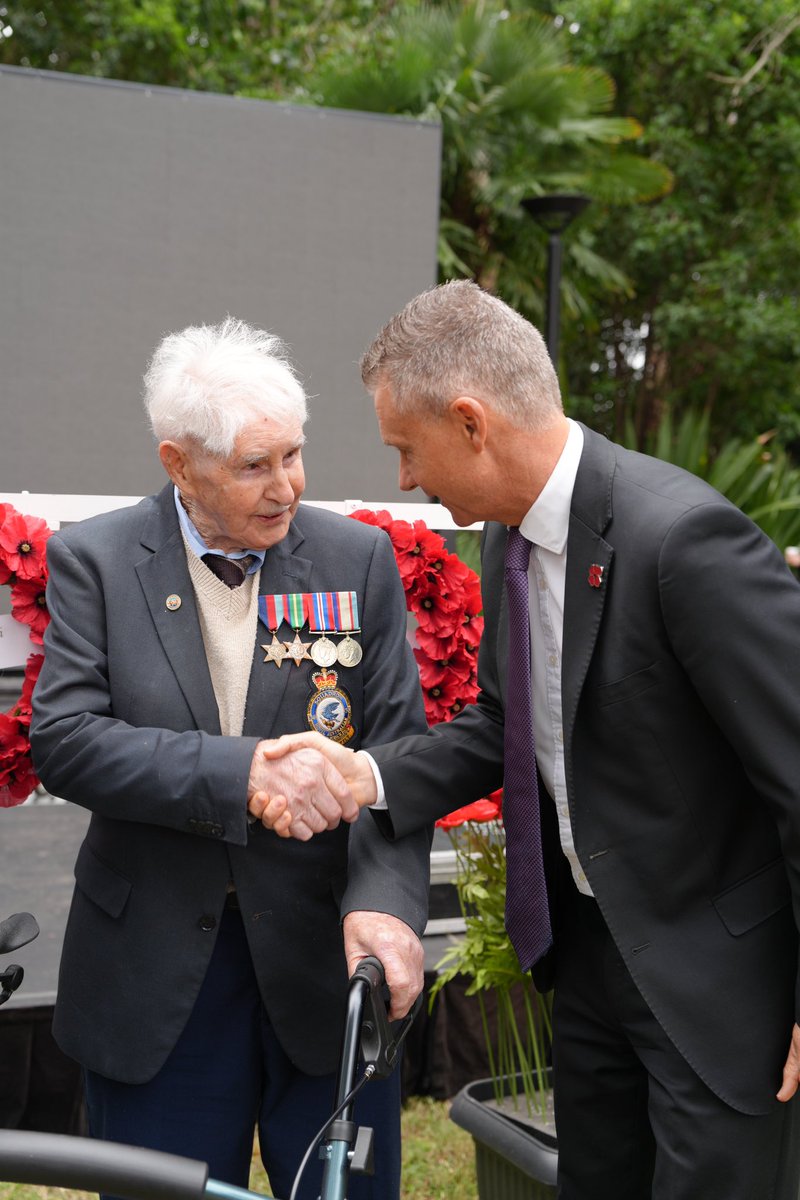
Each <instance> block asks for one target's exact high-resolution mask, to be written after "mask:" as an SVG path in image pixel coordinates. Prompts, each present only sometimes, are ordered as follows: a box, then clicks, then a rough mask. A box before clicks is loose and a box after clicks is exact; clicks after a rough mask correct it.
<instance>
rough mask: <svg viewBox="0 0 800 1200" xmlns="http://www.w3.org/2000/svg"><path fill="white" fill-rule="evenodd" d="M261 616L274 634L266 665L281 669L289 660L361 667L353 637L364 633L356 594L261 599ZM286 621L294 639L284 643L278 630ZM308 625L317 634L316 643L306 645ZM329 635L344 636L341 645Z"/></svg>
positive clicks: (318, 594)
mask: <svg viewBox="0 0 800 1200" xmlns="http://www.w3.org/2000/svg"><path fill="white" fill-rule="evenodd" d="M258 615H259V617H260V618H261V620H262V621H263V623H264V624H265V625H266V627H267V629H268V630H269V631H270V633H271V634H272V642H271V644H270V645H269V646H262V649H263V650H266V652H267V656H266V658H265V659H264V661H265V662H274V663H275V666H276V667H281V666H282V665H283V662H284V660H285V659H288V660H289V662H293V663H294V664H295V666H298V667H299V666H300V663H301V662H304V661H311V662H315V663H316V664H317V666H318V667H332V666H333V664H334V663H337V662H338V663H339V664H340V666H343V667H357V666H358V664H359V663H360V662H361V656H362V650H361V646H360V645H359V643H358V642H357V641H356V640H355V638H353V636H352V635H353V634H354V633H360V632H361V629H360V627H359V624H358V597H357V595H356V593H355V592H292V593H285V594H283V595H274V596H259V598H258ZM284 621H286V623H287V624H288V625H291V627H292V629H293V630H294V631H295V632H294V640H293V641H291V642H285V641H281V640H280V639H279V637H278V630H279V628H280V627H281V624H282V623H283V622H284ZM306 622H308V631H309V633H310V634H314V635H316V637H315V640H314V641H313V642H304V641H303V640H302V638H301V637H300V631H301V629H302V628H303V626H304V625H305V624H306ZM328 634H332V635H333V636H334V637H342V635H344V639H343V641H340V642H339V643H338V644H337V643H336V642H334V641H332V640H331V638H330V637H329V636H328Z"/></svg>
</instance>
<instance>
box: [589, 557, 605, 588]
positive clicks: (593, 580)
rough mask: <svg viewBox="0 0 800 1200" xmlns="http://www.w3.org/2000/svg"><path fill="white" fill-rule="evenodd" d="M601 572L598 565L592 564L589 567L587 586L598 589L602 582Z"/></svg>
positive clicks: (601, 568) (601, 569)
mask: <svg viewBox="0 0 800 1200" xmlns="http://www.w3.org/2000/svg"><path fill="white" fill-rule="evenodd" d="M603 570H604V568H603V567H601V566H600V564H599V563H592V565H591V566H590V567H589V584H590V586H591V587H593V588H599V587H600V584H601V583H602V582H603Z"/></svg>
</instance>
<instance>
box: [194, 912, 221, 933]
mask: <svg viewBox="0 0 800 1200" xmlns="http://www.w3.org/2000/svg"><path fill="white" fill-rule="evenodd" d="M197 924H198V925H199V926H200V928H201V929H202V931H203V933H211V930H212V929H216V927H217V918H216V917H213V916H212V915H211V913H203V915H202V917H201V918H200V920H199V921H198V922H197Z"/></svg>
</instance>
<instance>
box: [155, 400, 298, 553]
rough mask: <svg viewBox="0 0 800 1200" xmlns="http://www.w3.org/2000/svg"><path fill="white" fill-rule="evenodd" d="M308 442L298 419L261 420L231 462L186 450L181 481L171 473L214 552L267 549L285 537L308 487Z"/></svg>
mask: <svg viewBox="0 0 800 1200" xmlns="http://www.w3.org/2000/svg"><path fill="white" fill-rule="evenodd" d="M303 441H304V437H303V427H302V425H301V424H300V422H299V421H292V420H290V421H281V422H277V421H268V420H266V419H263V418H256V419H255V420H253V421H252V422H251V423H250V424H249V425H246V426H245V428H244V429H243V430H242V432H241V433H240V434H239V436H238V437H237V439H236V442H235V444H234V449H233V453H232V454H231V456H230V458H226V459H218V458H212V457H211V456H210V455H208V454H205V453H203V452H201V451H197V450H195V449H187V448H186V447H182V448H181V453H182V459H181V464H180V468H179V469H180V478H176V476H175V474H174V473H173V470H172V469H171V468H170V466H167V470H168V471H169V473H170V475H171V477H172V478H173V480H174V481H175V482H176V483H177V485H178V488H179V490H180V493H181V496H182V498H183V501H184V504H185V505H186V508H187V511H188V513H189V515H190V517H191V518H192V520H193V521H194V523H195V525H196V526H197V529H198V530H199V531H200V533H201V534H202V536H203V539H204V540H205V542H206V543H207V544H208V546H209V548H210V549H213V550H222V551H224V552H226V553H230V552H231V551H235V550H268V549H269V547H270V546H275V545H276V544H277V543H278V542H280V541H282V540H283V538H285V537H286V534H287V532H288V530H289V523H290V521H291V519H292V517H293V516H294V514H295V513H296V512H297V506H298V504H299V503H300V497H301V496H302V494H303V489H304V488H305V483H306V481H305V473H304V471H303V456H302V446H303ZM162 458H163V453H162ZM165 465H166V463H165Z"/></svg>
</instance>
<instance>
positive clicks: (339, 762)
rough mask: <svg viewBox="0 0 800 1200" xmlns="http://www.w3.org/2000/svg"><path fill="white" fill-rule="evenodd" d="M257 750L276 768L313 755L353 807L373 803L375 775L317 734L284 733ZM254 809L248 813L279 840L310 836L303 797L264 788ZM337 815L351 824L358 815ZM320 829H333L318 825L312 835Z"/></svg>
mask: <svg viewBox="0 0 800 1200" xmlns="http://www.w3.org/2000/svg"><path fill="white" fill-rule="evenodd" d="M259 750H260V751H262V752H263V756H264V758H265V759H267V760H268V761H270V762H271V763H272V765H273V766H277V765H278V763H279V762H280V761H281V760H282V759H283V758H284V757H285V758H286V759H287V760H288V759H291V758H293V757H294V756H295V755H297V754H301V753H302V754H305V753H308V752H313V753H314V754H315V755H316V756H317V757H316V761H319V759H320V758H321V759H323V760H324V761H325V762H326V765H327V766H328V767H329V768H330V769H332V770H333V771H334V773H335V777H336V778H338V779H341V780H343V782H345V786H346V788H347V794H348V799H349V800H352V801H353V802H354V803H355V804H356V805H357V808H363V807H364V806H365V805H368V804H374V803H375V801H376V800H377V798H378V792H377V787H376V784H375V776H374V775H373V773H372V768H371V767H370V765H369V761H368V760H367V759H366V758H365V757H364V755H363V754H361V753H360V752H358V753H356V752H354V751H353V750H348V749H347V747H345V746H340V745H339V744H338V743H337V742H333V741H331V740H330V738H325V737H323V736H322V735H321V734H319V733H295V734H285V735H284V736H283V737H280V738H278V739H277V740H276V741H272V742H261V743H259ZM257 807H258V811H257V812H256V811H255V810H254V809H253V808H252V807H251V809H250V811H251V812H252V813H253V814H254V815H255V816H257V817H258V818H259V820H260V821H261V822H262V824H263V825H265V826H266V828H268V829H272V830H273V832H274V833H277V834H278V836H279V837H295V838H300V840H301V841H306V840H307V839H308V838H309V837H310V836H311V834H310V833H309V832H308V830H309V828H310V825H309V821H308V813H307V811H306V809H305V807H304V803H303V798H302V796H300V795H297V794H295V793H293V792H292V791H291V790H284V791H280V790H278V789H277V788H274V787H265V788H264V791H263V793H262V794H260V795H259V799H258V802H257ZM349 811H350V810H349V809H348V812H349ZM341 815H342V817H343V818H344V820H347V821H353V820H355V816H357V815H358V814H357V811H356V814H355V815H353V816H345V815H344V811H343V812H342V814H341ZM324 828H333V826H327V825H320V826H319V828H316V829H313V830H312V832H314V833H318V832H320V830H321V829H324Z"/></svg>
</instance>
